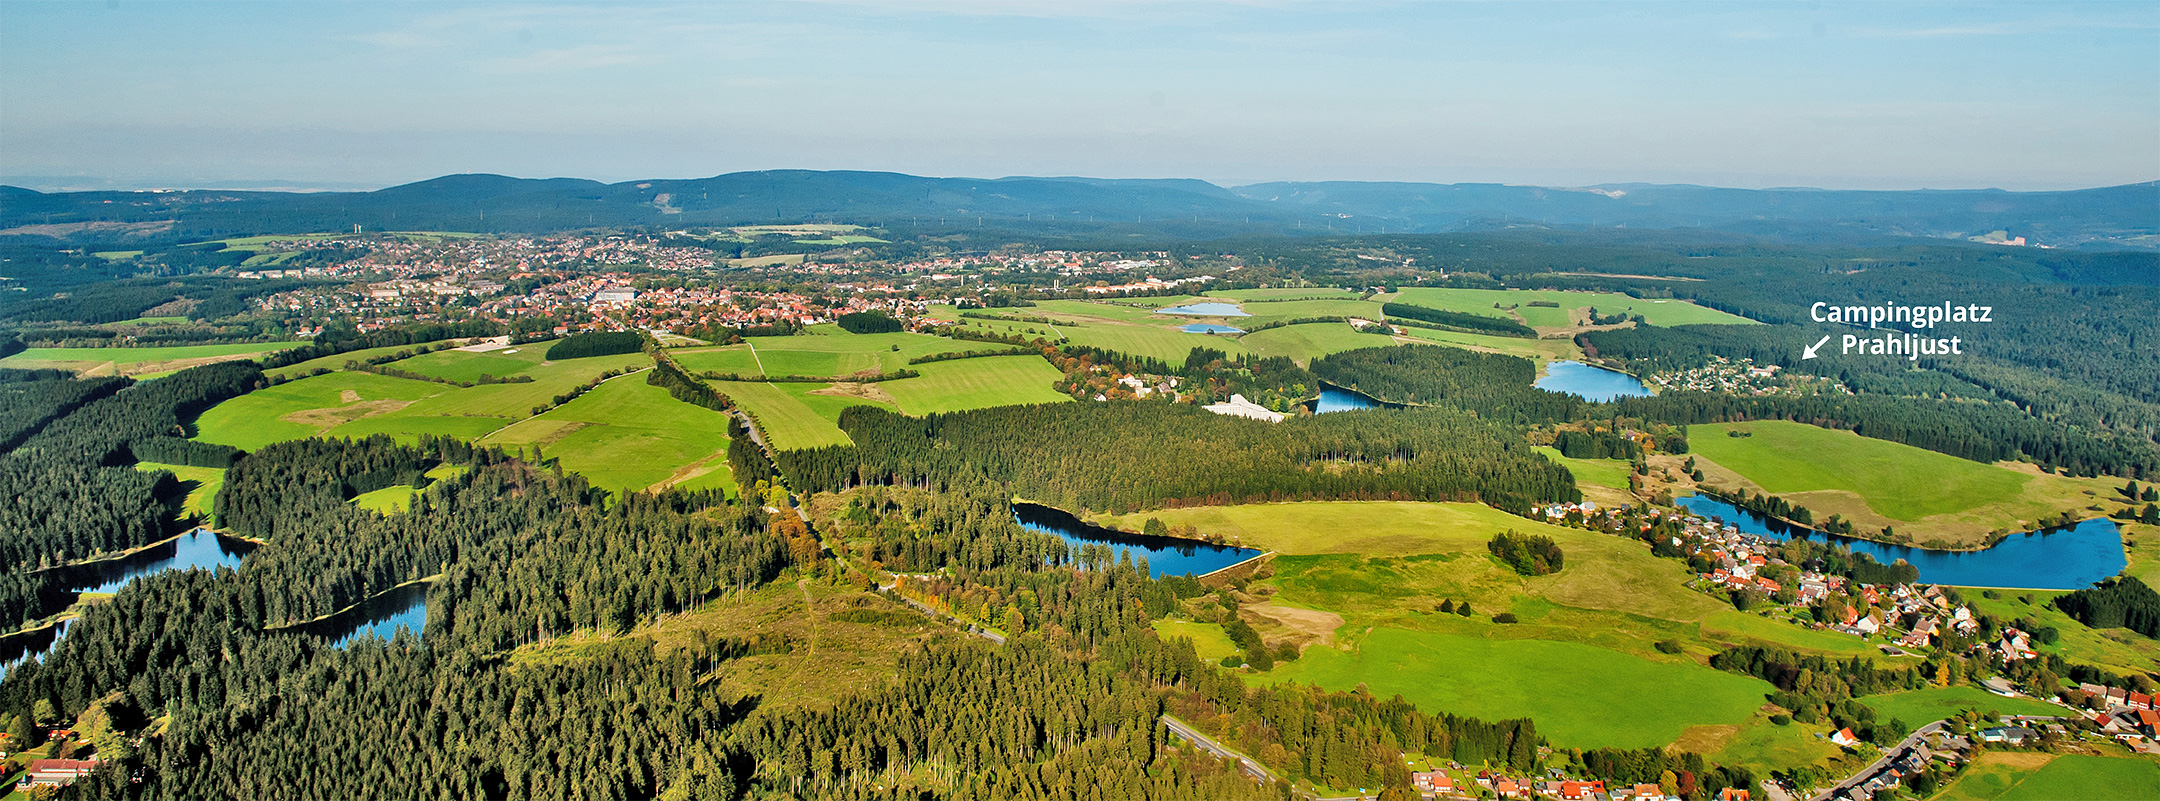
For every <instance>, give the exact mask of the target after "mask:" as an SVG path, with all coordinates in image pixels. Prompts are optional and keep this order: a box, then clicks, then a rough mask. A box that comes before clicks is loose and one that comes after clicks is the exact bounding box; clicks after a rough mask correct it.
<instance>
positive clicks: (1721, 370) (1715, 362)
mask: <svg viewBox="0 0 2160 801" xmlns="http://www.w3.org/2000/svg"><path fill="white" fill-rule="evenodd" d="M1708 358H1709V362H1708V363H1707V364H1704V365H1703V366H1701V367H1693V368H1689V369H1685V370H1663V371H1659V372H1655V373H1651V374H1650V375H1648V376H1645V377H1644V378H1643V383H1644V384H1645V385H1647V386H1649V387H1650V388H1651V389H1654V390H1656V391H1658V392H1661V393H1662V392H1679V391H1686V390H1693V391H1700V392H1721V393H1726V394H1730V395H1805V394H1808V393H1810V392H1843V393H1846V394H1851V390H1849V389H1846V388H1845V386H1844V385H1843V384H1839V383H1837V382H1835V381H1831V380H1829V379H1823V378H1815V377H1813V376H1805V375H1796V374H1793V373H1787V372H1784V371H1783V370H1782V369H1781V368H1779V367H1778V365H1775V364H1769V365H1757V364H1756V363H1755V360H1754V359H1750V358H1746V357H1742V358H1739V359H1727V358H1725V357H1723V356H1717V355H1711V356H1709V357H1708Z"/></svg>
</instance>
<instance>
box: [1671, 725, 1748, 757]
mask: <svg viewBox="0 0 2160 801" xmlns="http://www.w3.org/2000/svg"><path fill="white" fill-rule="evenodd" d="M1739 734H1740V727H1739V726H1731V725H1722V726H1689V727H1688V730H1687V731H1684V732H1681V733H1680V739H1678V740H1674V741H1673V744H1672V749H1673V750H1674V751H1683V752H1687V753H1691V754H1711V753H1716V752H1717V751H1719V750H1721V749H1723V748H1724V747H1725V744H1726V743H1729V742H1732V738H1734V737H1737V736H1739Z"/></svg>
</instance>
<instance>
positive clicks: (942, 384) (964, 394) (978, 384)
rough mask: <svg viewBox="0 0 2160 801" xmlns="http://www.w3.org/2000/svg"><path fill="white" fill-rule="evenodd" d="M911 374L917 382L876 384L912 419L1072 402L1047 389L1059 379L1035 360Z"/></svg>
mask: <svg viewBox="0 0 2160 801" xmlns="http://www.w3.org/2000/svg"><path fill="white" fill-rule="evenodd" d="M915 369H916V370H919V371H921V372H922V375H921V376H920V377H917V378H904V379H901V380H898V381H885V382H881V383H879V384H878V387H879V388H880V389H883V390H884V391H885V392H886V393H887V394H889V395H891V396H892V398H893V399H894V400H895V401H897V402H899V404H900V408H901V409H903V410H905V411H906V412H907V413H908V414H912V415H925V414H935V413H937V412H956V411H960V410H963V409H981V408H985V407H989V406H1012V405H1018V404H1028V403H1064V402H1066V401H1070V400H1072V398H1071V397H1070V396H1067V395H1065V394H1064V393H1061V392H1058V391H1057V390H1054V389H1051V388H1050V385H1052V384H1055V383H1057V381H1058V379H1061V378H1063V377H1064V374H1063V373H1059V372H1058V369H1057V368H1056V367H1052V366H1051V365H1050V362H1048V361H1045V360H1044V359H1043V358H1042V357H1040V356H994V357H985V358H980V359H955V360H952V361H944V362H931V363H929V364H923V365H917V366H916V368H915Z"/></svg>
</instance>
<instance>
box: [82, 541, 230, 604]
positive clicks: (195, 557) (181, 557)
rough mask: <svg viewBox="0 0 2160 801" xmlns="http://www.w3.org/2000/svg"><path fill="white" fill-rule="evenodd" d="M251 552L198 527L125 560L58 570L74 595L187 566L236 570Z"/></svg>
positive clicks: (106, 589)
mask: <svg viewBox="0 0 2160 801" xmlns="http://www.w3.org/2000/svg"><path fill="white" fill-rule="evenodd" d="M253 550H255V545H254V543H251V542H248V541H246V540H235V539H226V538H224V537H221V536H218V535H217V534H216V533H214V532H211V531H209V530H208V529H200V528H198V529H195V530H194V531H190V532H188V533H186V534H182V535H180V536H179V538H177V539H174V540H172V541H170V542H166V543H164V544H162V545H159V546H157V547H154V548H149V549H146V550H142V551H138V552H136V553H133V554H129V555H128V556H127V557H125V558H121V559H113V560H108V561H103V562H92V563H90V564H87V565H76V566H71V567H66V568H61V569H62V570H64V571H66V573H65V577H66V582H67V587H68V589H71V590H74V591H77V592H119V591H120V588H121V587H125V586H127V585H128V583H129V582H132V581H134V580H136V579H138V578H142V577H143V576H150V575H156V574H158V573H163V572H165V571H167V570H186V569H188V568H191V567H199V568H202V569H204V570H210V569H214V568H219V567H224V568H232V569H238V568H239V567H240V561H241V560H242V559H244V558H246V556H247V555H248V552H250V551H253Z"/></svg>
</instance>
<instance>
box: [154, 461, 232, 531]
mask: <svg viewBox="0 0 2160 801" xmlns="http://www.w3.org/2000/svg"><path fill="white" fill-rule="evenodd" d="M135 469H137V470H142V471H145V472H149V471H156V470H163V471H165V472H168V473H171V474H173V478H176V479H179V480H180V483H181V485H182V486H185V487H187V491H188V494H187V500H185V501H182V502H181V504H180V511H181V512H182V513H193V514H196V515H199V516H201V517H202V519H203V522H205V523H207V524H209V525H210V526H212V527H215V526H216V525H217V493H218V488H220V487H223V486H225V470H224V469H223V468H217V467H192V466H189V465H184V464H158V463H157V462H136V463H135Z"/></svg>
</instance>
